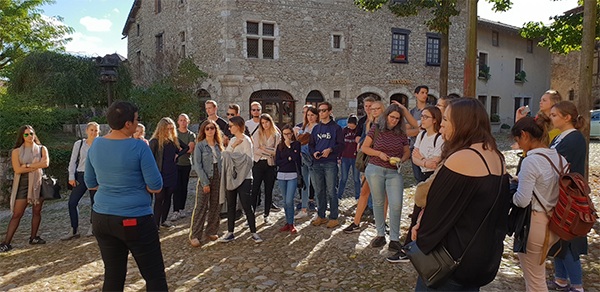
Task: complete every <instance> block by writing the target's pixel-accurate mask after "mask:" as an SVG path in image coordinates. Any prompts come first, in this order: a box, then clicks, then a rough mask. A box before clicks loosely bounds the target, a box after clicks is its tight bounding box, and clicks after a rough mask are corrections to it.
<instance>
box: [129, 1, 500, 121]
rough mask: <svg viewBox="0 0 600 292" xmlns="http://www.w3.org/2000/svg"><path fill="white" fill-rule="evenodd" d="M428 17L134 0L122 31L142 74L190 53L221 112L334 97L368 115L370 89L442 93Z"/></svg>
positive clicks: (292, 5) (337, 110) (456, 34)
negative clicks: (364, 107) (420, 88)
mask: <svg viewBox="0 0 600 292" xmlns="http://www.w3.org/2000/svg"><path fill="white" fill-rule="evenodd" d="M465 8H466V4H465V1H459V7H458V9H459V10H461V11H465ZM465 15H466V13H461V15H460V16H458V17H454V18H452V19H451V21H452V24H453V25H452V27H451V30H450V44H451V45H450V57H449V60H450V62H449V72H450V73H449V81H448V93H450V94H457V95H460V94H461V92H462V86H463V60H464V58H465V28H466V19H465ZM425 20H426V17H424V16H418V17H408V18H398V17H396V16H394V15H392V14H391V13H390V12H389V10H387V9H385V8H384V9H382V10H381V11H378V12H375V13H370V12H366V11H363V10H361V9H359V8H358V7H357V6H355V5H354V4H353V1H348V0H272V1H256V0H238V1H233V0H222V1H199V0H198V1H196V0H162V1H161V0H153V1H142V0H135V1H134V4H133V7H132V9H131V11H130V14H129V17H128V20H127V22H126V24H125V27H124V29H123V35H124V36H126V37H127V38H128V59H129V62H130V66H131V68H132V70H131V71H132V75H133V77H134V80H135V81H136V82H140V83H143V82H148V81H151V80H153V79H155V78H158V77H160V76H161V74H163V73H164V72H166V71H167V70H169V68H172V66H173V65H172V64H173V63H176V62H177V60H179V59H180V58H183V57H190V56H191V57H193V60H194V62H195V63H196V64H197V65H198V66H199V67H200V69H201V70H203V71H204V72H207V73H208V75H209V77H208V78H207V79H206V80H205V81H204V82H203V83H202V85H201V88H198V90H197V92H198V98H199V101H202V100H206V99H209V98H210V99H215V100H216V101H217V102H219V104H220V107H219V114H220V115H223V111H224V110H225V109H226V105H227V104H228V103H238V104H239V105H240V106H241V107H242V116H243V117H247V116H248V113H249V107H250V103H251V102H252V101H259V102H261V103H262V104H263V112H267V113H270V114H271V115H272V116H273V117H274V119H275V120H276V121H277V122H278V124H279V125H281V124H282V123H287V122H296V123H297V122H300V121H301V119H302V117H301V111H302V105H303V104H305V103H309V102H312V103H314V102H318V101H323V100H327V101H329V102H331V103H332V104H333V105H334V111H333V112H334V115H335V116H336V117H345V116H347V115H348V114H350V113H358V114H359V115H362V114H363V111H362V100H363V99H364V98H365V97H366V96H374V97H375V98H378V99H381V100H383V101H384V102H386V103H388V102H390V100H392V99H396V100H400V101H402V102H404V103H407V104H409V105H410V106H412V105H414V103H415V101H414V94H413V91H414V88H415V87H416V86H418V85H427V86H429V87H430V95H431V96H430V98H431V102H435V100H436V99H437V98H438V97H439V92H438V89H439V71H440V68H439V63H440V51H439V45H440V36H439V35H438V34H436V33H432V32H430V31H429V30H428V28H427V26H426V25H425V24H424V22H425ZM498 77H499V75H498ZM200 103H201V104H202V106H203V102H200Z"/></svg>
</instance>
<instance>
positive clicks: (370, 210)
mask: <svg viewBox="0 0 600 292" xmlns="http://www.w3.org/2000/svg"><path fill="white" fill-rule="evenodd" d="M363 216H373V210H372V209H369V208H366V209H365V211H364V212H363Z"/></svg>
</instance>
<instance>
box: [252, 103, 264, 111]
mask: <svg viewBox="0 0 600 292" xmlns="http://www.w3.org/2000/svg"><path fill="white" fill-rule="evenodd" d="M255 105H257V106H258V108H259V109H261V110H262V105H261V104H260V102H258V101H253V102H252V103H251V104H250V108H252V107H253V106H255Z"/></svg>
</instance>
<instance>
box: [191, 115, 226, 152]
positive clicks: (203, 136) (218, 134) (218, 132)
mask: <svg viewBox="0 0 600 292" xmlns="http://www.w3.org/2000/svg"><path fill="white" fill-rule="evenodd" d="M210 124H212V125H213V126H214V127H215V137H214V139H215V144H216V145H217V146H218V147H219V149H221V151H223V149H224V148H223V139H222V138H221V136H223V132H221V128H219V125H217V123H216V122H215V121H212V120H211V119H206V121H204V123H202V125H200V129H199V130H198V137H197V138H196V142H200V141H204V140H206V131H205V130H204V129H206V126H208V125H210Z"/></svg>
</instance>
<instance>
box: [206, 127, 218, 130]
mask: <svg viewBox="0 0 600 292" xmlns="http://www.w3.org/2000/svg"><path fill="white" fill-rule="evenodd" d="M214 129H216V128H215V127H206V128H204V130H205V131H212V130H214Z"/></svg>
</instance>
